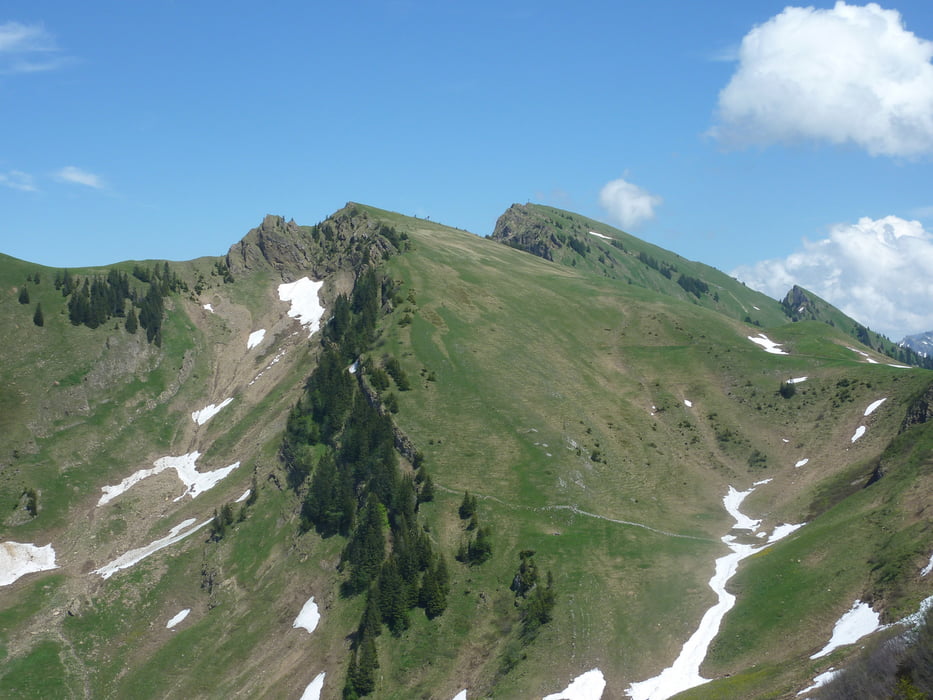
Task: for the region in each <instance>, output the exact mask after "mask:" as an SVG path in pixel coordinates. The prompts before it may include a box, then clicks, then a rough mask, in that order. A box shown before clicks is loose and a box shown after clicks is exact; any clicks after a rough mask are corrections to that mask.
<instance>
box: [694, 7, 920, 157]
mask: <svg viewBox="0 0 933 700" xmlns="http://www.w3.org/2000/svg"><path fill="white" fill-rule="evenodd" d="M931 57H933V42H931V41H928V40H926V39H922V38H920V37H918V36H916V35H915V34H913V33H912V32H910V31H908V30H907V29H906V28H905V25H904V22H903V20H902V18H901V15H900V13H899V12H897V11H896V10H885V9H882V8H881V7H880V6H878V5H877V4H875V3H870V4H868V5H865V6H864V7H860V6H857V5H847V4H846V3H845V2H837V3H836V5H835V7H833V8H832V9H831V10H823V9H815V8H813V7H805V8H803V7H787V8H785V9H784V11H783V12H781V13H780V14H778V15H776V16H774V17H772V18H771V19H769V20H768V21H767V22H765V23H764V24H761V25H758V26H756V27H754V28H753V29H752V30H751V31H750V32H749V33H748V34H746V35H745V37H744V38H743V39H742V45H741V47H740V48H739V52H738V60H739V66H738V68H737V70H736V72H735V74H734V75H733V76H732V79H731V80H730V82H729V84H728V85H727V86H726V87H725V88H724V89H723V90H722V91H721V92H720V93H719V121H720V123H719V124H718V125H717V126H715V127H714V128H713V129H712V130H711V133H712V134H713V135H714V136H716V137H718V138H719V139H720V140H721V141H722V142H723V143H726V144H732V145H749V144H762V143H764V144H767V143H774V142H794V141H800V140H808V139H814V140H817V141H828V142H830V143H833V144H848V143H851V144H855V145H857V146H859V147H861V148H864V149H865V150H867V151H868V152H869V153H871V154H872V155H888V156H901V157H914V156H919V155H925V154H930V153H933V65H931V63H930V59H931Z"/></svg>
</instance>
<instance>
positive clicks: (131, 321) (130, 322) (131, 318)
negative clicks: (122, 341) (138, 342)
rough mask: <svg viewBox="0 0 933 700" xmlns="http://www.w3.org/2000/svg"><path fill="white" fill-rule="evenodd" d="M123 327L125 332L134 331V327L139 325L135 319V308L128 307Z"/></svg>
mask: <svg viewBox="0 0 933 700" xmlns="http://www.w3.org/2000/svg"><path fill="white" fill-rule="evenodd" d="M123 327H124V328H126V332H127V333H132V334H135V333H136V329H137V328H138V327H139V321H138V320H137V319H136V309H135V308H134V307H132V306H131V307H130V310H129V312H128V313H127V314H126V321H125V322H124V323H123Z"/></svg>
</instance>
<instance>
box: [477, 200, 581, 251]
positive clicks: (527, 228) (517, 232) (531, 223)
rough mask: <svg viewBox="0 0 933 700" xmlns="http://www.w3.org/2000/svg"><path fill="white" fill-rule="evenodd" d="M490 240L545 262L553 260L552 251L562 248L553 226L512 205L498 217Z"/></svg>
mask: <svg viewBox="0 0 933 700" xmlns="http://www.w3.org/2000/svg"><path fill="white" fill-rule="evenodd" d="M490 238H492V239H493V240H494V241H499V242H500V243H505V244H506V245H508V246H511V247H513V248H518V249H519V250H524V251H527V252H529V253H531V254H532V255H537V256H538V257H539V258H544V259H545V260H553V259H554V254H553V250H554V249H556V248H560V247H562V246H563V243H562V242H561V241H560V240H559V239H558V238H557V236H556V235H554V229H553V226H552V225H551V224H549V223H548V222H547V221H546V220H544V219H542V218H541V217H540V216H539V215H538V214H536V213H535V212H533V211H531V210H530V209H529V208H528V207H526V206H524V205H521V204H513V205H512V206H511V207H509V208H508V209H507V210H506V212H505V213H504V214H503V215H502V216H500V217H499V220H498V221H496V228H495V230H494V231H493V232H492V236H490Z"/></svg>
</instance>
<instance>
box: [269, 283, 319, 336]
mask: <svg viewBox="0 0 933 700" xmlns="http://www.w3.org/2000/svg"><path fill="white" fill-rule="evenodd" d="M323 286H324V283H323V282H314V281H312V280H309V279H308V278H307V277H302V278H301V279H300V280H296V281H294V282H290V283H288V284H280V285H279V299H281V300H282V301H290V302H291V303H292V307H291V308H290V309H289V310H288V315H289V316H291V317H292V318H295V319H298V323H300V324H301V325H302V326H304V327H305V328H307V329H308V337H311V336H312V335H314V332H315V331H317V330H318V329H319V328H320V327H321V319H322V318H323V317H324V307H323V306H321V301H320V299H319V298H318V292H320V291H321V287H323Z"/></svg>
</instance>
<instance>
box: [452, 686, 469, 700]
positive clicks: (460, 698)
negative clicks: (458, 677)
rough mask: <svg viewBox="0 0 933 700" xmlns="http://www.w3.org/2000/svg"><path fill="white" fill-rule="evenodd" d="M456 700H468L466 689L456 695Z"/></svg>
mask: <svg viewBox="0 0 933 700" xmlns="http://www.w3.org/2000/svg"><path fill="white" fill-rule="evenodd" d="M454 700H467V691H466V688H464V689H463V690H461V691H460V692H459V693H457V694H456V695H454Z"/></svg>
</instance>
